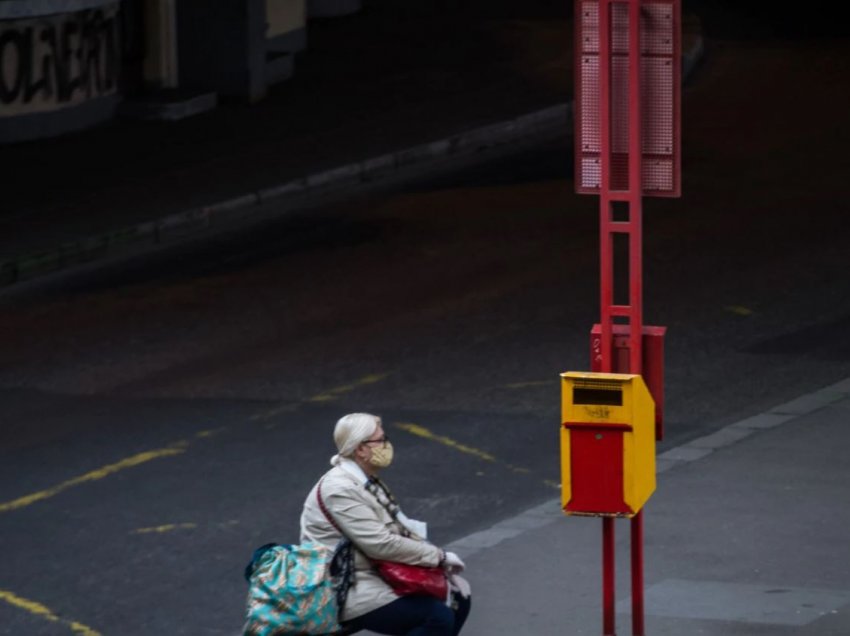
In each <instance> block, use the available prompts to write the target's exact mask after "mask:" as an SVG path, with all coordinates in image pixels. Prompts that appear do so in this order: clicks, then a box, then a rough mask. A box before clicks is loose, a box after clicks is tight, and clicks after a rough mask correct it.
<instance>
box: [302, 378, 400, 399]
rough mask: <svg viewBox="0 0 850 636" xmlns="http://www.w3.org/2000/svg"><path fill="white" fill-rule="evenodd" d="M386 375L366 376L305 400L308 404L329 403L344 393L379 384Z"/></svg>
mask: <svg viewBox="0 0 850 636" xmlns="http://www.w3.org/2000/svg"><path fill="white" fill-rule="evenodd" d="M388 375H389V374H388V373H375V374H372V375H367V376H365V377H363V378H360V379H359V380H356V381H355V382H352V383H351V384H345V385H343V386H338V387H336V388H335V389H330V390H329V391H325V392H324V393H319V394H317V395H314V396H313V397H309V398H307V401H308V402H331V401H333V400H335V399H337V398H338V397H339V396H340V395H343V394H345V393H351V392H352V391H354V390H355V389H359V388H360V387H361V386H367V385H369V384H375V383H377V382H380V381H381V380H383V379H384V378H386V377H387V376H388Z"/></svg>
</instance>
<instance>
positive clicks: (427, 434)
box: [394, 422, 498, 462]
mask: <svg viewBox="0 0 850 636" xmlns="http://www.w3.org/2000/svg"><path fill="white" fill-rule="evenodd" d="M394 426H395V427H396V428H400V429H401V430H403V431H407V432H408V433H410V434H412V435H416V436H417V437H422V438H424V439H429V440H431V441H434V442H438V443H440V444H442V445H443V446H449V447H450V448H454V449H455V450H458V451H460V452H461V453H466V454H467V455H474V456H475V457H477V458H478V459H483V460H484V461H485V462H498V460H497V459H496V458H495V457H493V456H492V455H491V454H490V453H488V452H486V451H483V450H478V449H477V448H472V447H471V446H466V445H465V444H461V443H460V442H456V441H455V440H453V439H451V438H450V437H444V436H443V435H435V434H434V433H432V432H431V431H429V430H428V429H427V428H425V427H424V426H419V425H418V424H411V423H408V422H399V423H396V424H395V425H394Z"/></svg>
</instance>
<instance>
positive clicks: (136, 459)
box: [0, 441, 189, 513]
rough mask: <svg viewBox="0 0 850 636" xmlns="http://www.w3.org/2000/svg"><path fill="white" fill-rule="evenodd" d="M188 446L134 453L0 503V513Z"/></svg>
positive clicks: (171, 454)
mask: <svg viewBox="0 0 850 636" xmlns="http://www.w3.org/2000/svg"><path fill="white" fill-rule="evenodd" d="M188 446H189V443H188V442H186V441H180V442H176V443H174V444H171V445H170V446H168V447H166V448H159V449H156V450H151V451H145V452H144V453H139V454H138V455H133V456H132V457H128V458H127V459H122V460H121V461H119V462H116V463H114V464H108V465H107V466H103V467H101V468H98V469H96V470H93V471H91V472H88V473H86V474H85V475H80V476H79V477H74V478H73V479H69V480H68V481H64V482H62V483H61V484H58V485H57V486H53V487H52V488H48V489H46V490H40V491H38V492H34V493H32V494H30V495H26V496H24V497H20V498H18V499H14V500H12V501H7V502H6V503H0V513H2V512H9V511H11V510H17V509H19V508H24V507H26V506H29V505H32V504H34V503H36V502H37V501H42V500H44V499H49V498H50V497H54V496H56V495H58V494H59V493H61V492H64V491H65V490H68V489H69V488H73V487H74V486H79V485H80V484H84V483H87V482H90V481H97V480H99V479H103V478H104V477H108V476H109V475H113V474H115V473H117V472H119V471H122V470H126V469H127V468H133V467H135V466H139V465H140V464H145V463H147V462H150V461H153V460H155V459H159V458H161V457H173V456H174V455H180V454H181V453H183V452H185V451H186V448H188Z"/></svg>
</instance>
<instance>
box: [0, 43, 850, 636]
mask: <svg viewBox="0 0 850 636" xmlns="http://www.w3.org/2000/svg"><path fill="white" fill-rule="evenodd" d="M710 46H711V51H710V55H709V57H708V60H709V61H708V62H707V63H706V65H705V67H704V68H703V69H701V71H700V73H699V74H698V76H697V79H696V80H695V81H694V82H692V84H691V85H690V86H688V87H687V88H686V91H685V101H684V113H685V138H684V139H685V141H684V166H683V167H684V175H685V176H684V187H683V189H684V193H685V194H684V196H683V198H682V199H680V200H651V201H648V202H647V204H646V208H645V215H646V223H645V292H646V293H645V316H646V320H647V323H649V324H658V325H666V326H667V327H668V328H669V332H668V338H667V343H666V344H667V358H666V364H667V370H666V391H667V398H666V402H665V410H666V414H667V418H666V430H667V438H666V439H665V441H664V442H663V445H662V448H663V447H670V446H674V445H677V444H680V443H682V442H684V441H686V440H688V439H691V438H694V437H697V436H700V435H703V434H705V433H706V432H708V431H710V430H712V429H715V428H718V427H720V426H723V425H725V424H728V423H729V422H731V421H734V420H736V419H739V418H742V417H746V416H748V415H751V414H754V413H758V412H760V411H763V410H765V409H766V408H769V407H770V406H772V405H775V404H778V403H781V402H785V401H787V400H789V399H791V398H793V397H794V396H796V395H800V394H804V393H807V392H810V391H812V390H815V389H817V388H819V387H821V386H824V385H827V384H830V383H833V382H836V381H838V380H841V379H843V378H845V377H847V376H848V375H850V335H848V334H850V294H848V284H847V271H848V261H850V258H848V253H850V252H849V251H848V244H850V242H848V239H850V220H848V215H847V206H846V202H845V201H844V200H842V199H841V198H840V196H839V195H840V193H841V189H840V188H841V184H842V179H843V178H844V177H845V175H844V174H843V164H842V161H843V160H844V158H845V157H846V147H847V142H848V139H847V129H846V127H845V128H840V127H838V126H837V124H835V123H834V122H839V121H842V120H843V119H844V117H845V110H846V100H835V99H831V97H832V96H833V91H834V86H836V85H838V84H839V83H840V78H842V77H846V71H847V60H848V56H847V47H846V45H844V44H843V43H841V42H838V43H835V42H821V41H808V42H798V43H796V44H793V45H792V44H789V43H781V42H780V43H773V44H771V43H768V44H767V45H765V43H764V42H760V43H759V44H758V46H755V45H752V44H735V43H732V42H712V43H710ZM789 87H793V90H790V89H789ZM570 169H571V168H570V153H569V144H568V141H567V140H563V141H562V142H561V141H558V140H556V141H553V142H552V143H550V144H548V145H544V146H541V147H537V148H532V149H527V150H525V151H523V152H521V153H519V154H517V155H513V156H511V157H503V158H500V159H498V160H496V161H493V162H490V163H488V164H487V165H483V166H477V167H471V168H467V169H464V170H463V171H460V172H457V171H452V172H447V173H444V174H438V175H431V176H428V177H427V178H426V177H423V178H420V179H418V180H415V181H412V182H410V183H407V184H404V185H403V186H396V187H393V188H390V189H389V190H387V191H384V192H371V193H367V194H364V195H363V196H360V197H357V198H355V199H353V200H351V201H349V202H346V203H336V204H334V205H333V206H326V207H320V208H314V209H310V210H306V211H304V212H303V213H300V214H297V215H292V216H289V217H287V218H286V219H284V220H282V221H280V222H276V223H271V224H268V225H266V226H263V227H262V228H254V229H253V230H252V231H250V232H242V233H234V234H233V235H231V236H228V237H226V238H218V239H216V240H211V241H206V242H204V243H203V244H195V245H192V246H183V247H181V248H180V249H175V250H171V251H166V252H163V253H160V254H156V255H149V256H145V257H140V258H136V259H133V260H129V261H126V262H122V263H115V264H113V265H112V266H111V267H110V268H109V269H107V270H98V271H86V272H84V273H80V274H77V275H71V276H67V275H65V276H62V277H59V278H57V279H54V280H52V281H51V280H47V281H43V282H41V283H39V284H37V285H36V284H34V285H31V286H28V287H24V288H21V289H19V290H16V291H15V292H14V293H7V294H4V295H3V296H2V297H0V334H2V342H0V393H2V400H0V418H2V427H0V634H15V635H19V634H45V635H52V634H68V633H82V634H88V635H89V636H92V635H93V634H95V633H99V634H104V635H113V634H122V635H133V634H155V633H171V634H234V633H236V632H237V631H238V629H239V626H240V624H241V617H242V611H243V602H244V594H245V583H244V581H243V580H242V578H241V571H242V568H243V567H244V565H245V562H246V561H247V559H248V558H249V556H250V553H251V551H252V550H253V548H254V547H256V546H257V545H259V544H261V543H265V542H267V541H283V542H286V541H294V540H296V538H297V530H298V514H299V510H300V507H301V503H302V501H303V497H304V495H305V494H306V492H307V490H308V489H309V487H310V486H311V485H312V483H313V482H314V481H315V480H316V479H317V478H318V476H319V475H320V474H321V473H322V472H323V471H324V470H325V467H326V466H327V459H328V458H329V457H330V455H331V454H332V453H333V450H334V449H333V446H332V442H331V431H332V427H333V423H334V421H335V420H336V419H337V418H338V417H339V416H340V415H342V414H344V413H347V412H350V411H355V410H366V411H370V412H375V413H379V414H381V415H382V416H383V418H384V421H385V422H386V424H387V426H386V428H387V432H388V434H389V436H390V437H391V438H392V439H393V442H394V444H395V446H396V451H397V460H396V463H395V464H394V466H393V467H392V468H391V469H389V471H388V473H387V479H388V481H389V482H390V484H391V485H392V486H393V487H394V489H395V491H396V494H397V495H398V497H399V499H400V500H401V503H402V505H403V506H404V508H405V509H406V511H407V513H408V514H409V515H410V516H413V517H420V518H424V519H427V520H428V521H429V522H430V526H431V534H432V538H433V539H434V541H436V542H437V543H446V542H449V541H451V540H454V539H456V538H458V537H461V536H464V535H465V534H468V533H470V532H472V531H475V530H477V529H481V528H484V527H487V526H489V525H491V524H492V523H494V522H496V521H498V520H499V519H502V518H505V517H507V516H511V515H514V514H516V513H518V512H520V511H521V510H523V509H525V508H528V507H530V506H532V505H534V504H536V503H539V502H541V501H544V500H546V499H549V498H551V497H552V496H553V495H554V494H555V493H556V492H557V482H558V464H559V463H558V453H557V431H558V424H559V393H558V390H559V386H558V373H559V372H561V371H564V370H582V369H586V368H587V367H588V358H589V351H588V348H589V337H588V333H589V330H590V327H591V325H592V324H593V322H594V321H595V320H596V319H597V317H598V313H599V312H598V296H597V294H598V291H597V286H598V273H597V270H598V246H597V236H596V227H597V209H596V205H597V203H596V200H595V199H594V198H593V197H579V196H576V195H574V194H572V182H571V179H570Z"/></svg>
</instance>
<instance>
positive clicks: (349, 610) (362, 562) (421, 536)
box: [301, 413, 470, 636]
mask: <svg viewBox="0 0 850 636" xmlns="http://www.w3.org/2000/svg"><path fill="white" fill-rule="evenodd" d="M334 442H335V443H336V447H337V450H338V454H337V455H334V456H333V457H332V458H331V465H332V466H333V468H331V469H330V470H329V471H328V472H327V473H325V475H324V476H323V477H322V478H321V479H320V480H319V482H318V483H317V484H316V486H314V487H313V489H312V490H311V491H310V494H309V495H307V500H306V501H305V502H304V512H303V513H302V515H301V541H315V542H318V543H321V544H324V545H326V546H328V547H331V548H333V547H335V546H336V545H337V544H338V543H339V541H340V539H342V538H343V535H344V536H345V537H347V538H348V539H350V540H351V543H352V545H353V547H354V549H353V550H352V552H353V580H352V582H351V583H352V584H351V586H350V588H349V589H348V594H347V597H346V598H345V601H344V607H343V608H341V618H340V620H341V622H342V625H343V626H344V627H345V628H346V629H347V630H349V631H350V632H354V631H359V630H362V629H368V630H370V631H373V632H376V633H379V634H393V635H402V634H404V635H407V636H454V635H456V634H458V633H460V630H461V627H463V623H464V621H465V620H466V617H467V615H468V614H469V608H470V594H469V584H468V583H467V582H466V581H465V580H464V579H463V578H462V577H460V576H459V574H458V572H460V571H462V570H463V568H464V564H463V561H461V560H460V558H458V556H457V555H456V554H454V553H452V552H446V551H444V550H442V549H440V548H438V547H437V546H435V545H433V544H431V543H428V541H426V535H427V530H426V527H425V525H426V524H424V523H422V522H420V521H416V520H414V519H409V518H408V517H406V516H405V515H404V513H402V512H401V509H400V508H399V506H398V504H397V503H396V501H395V499H393V496H392V494H391V493H390V491H389V489H387V487H386V485H384V483H383V482H382V481H381V480H380V479H379V478H378V472H379V471H380V470H381V469H383V468H386V467H387V466H389V465H390V463H391V462H392V459H393V447H392V444H390V441H389V439H388V438H387V436H386V434H385V433H384V429H383V427H382V426H381V419H380V418H379V417H376V416H374V415H369V414H367V413H352V414H349V415H346V416H344V417H343V418H341V419H340V420H339V421H338V422H337V423H336V428H335V429H334ZM323 507H324V510H323ZM329 517H330V518H329ZM371 559H376V560H383V561H396V562H400V563H408V564H411V565H423V566H442V567H443V568H444V569H445V571H446V575H447V577H448V580H449V590H450V594H449V597H448V598H447V599H445V600H441V599H437V598H434V597H431V596H420V595H415V596H399V595H397V594H396V593H395V592H394V591H393V589H392V588H391V587H390V586H389V585H388V584H387V583H385V582H384V580H383V579H382V578H381V577H380V575H379V574H378V573H377V571H376V570H375V568H374V566H373V564H372V562H371Z"/></svg>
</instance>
